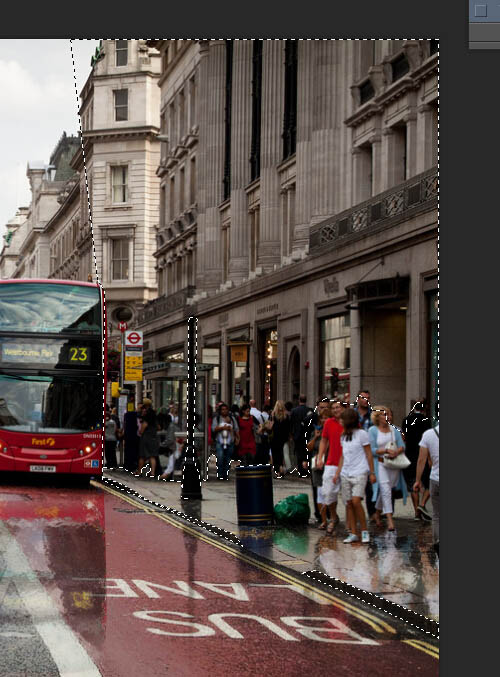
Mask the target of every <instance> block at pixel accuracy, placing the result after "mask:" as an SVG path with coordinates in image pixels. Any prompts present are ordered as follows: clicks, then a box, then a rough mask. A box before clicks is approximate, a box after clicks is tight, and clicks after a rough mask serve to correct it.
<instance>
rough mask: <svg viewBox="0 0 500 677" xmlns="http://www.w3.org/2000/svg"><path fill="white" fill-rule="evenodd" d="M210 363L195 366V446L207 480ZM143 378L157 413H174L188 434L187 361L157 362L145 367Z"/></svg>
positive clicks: (181, 429)
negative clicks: (148, 386)
mask: <svg viewBox="0 0 500 677" xmlns="http://www.w3.org/2000/svg"><path fill="white" fill-rule="evenodd" d="M212 368H213V366H212V365H211V364H203V363H198V364H197V365H196V400H195V431H194V436H195V447H196V448H198V449H199V458H200V463H201V472H202V479H207V464H208V457H209V450H208V428H207V426H208V420H207V419H208V417H207V402H208V397H207V396H208V383H209V374H210V371H211V370H212ZM143 372H144V378H145V379H146V381H147V382H149V383H150V384H151V397H152V399H153V406H154V408H155V410H156V411H157V412H161V411H163V412H165V413H172V412H174V415H176V416H177V417H178V420H177V425H178V426H179V428H180V431H181V432H182V433H186V434H187V391H188V388H187V385H188V364H187V363H185V362H154V363H150V364H145V365H144V369H143Z"/></svg>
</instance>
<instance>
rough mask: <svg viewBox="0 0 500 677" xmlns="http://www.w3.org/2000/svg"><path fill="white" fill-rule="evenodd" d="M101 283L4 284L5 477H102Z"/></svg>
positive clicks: (1, 461)
mask: <svg viewBox="0 0 500 677" xmlns="http://www.w3.org/2000/svg"><path fill="white" fill-rule="evenodd" d="M103 329H104V297H103V293H102V289H101V288H100V286H99V285H97V284H95V283H90V282H74V281H66V280H0V474H1V473H4V472H5V471H21V472H34V473H70V474H77V475H80V476H82V478H88V479H89V480H90V477H91V476H92V475H100V474H101V472H102V445H103V422H104V392H105V378H106V371H105V369H106V355H105V351H106V345H105V341H103V337H104V333H103Z"/></svg>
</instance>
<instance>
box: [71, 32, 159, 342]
mask: <svg viewBox="0 0 500 677" xmlns="http://www.w3.org/2000/svg"><path fill="white" fill-rule="evenodd" d="M159 77H160V55H159V52H158V51H157V50H156V49H154V48H152V47H149V46H148V45H146V43H145V41H144V40H103V41H102V43H101V51H100V58H99V60H98V61H97V62H96V63H95V65H94V67H93V70H92V73H91V74H90V76H89V78H88V80H87V82H86V84H85V85H84V87H83V89H82V92H81V95H80V97H81V107H80V116H81V120H82V129H83V132H82V134H83V146H84V153H85V162H86V172H85V171H84V164H83V156H82V153H80V154H79V155H77V156H75V158H74V162H73V166H74V168H75V169H76V170H77V171H78V173H79V176H80V202H81V204H80V213H81V215H82V218H81V228H83V230H84V232H87V230H88V228H89V226H90V219H89V211H88V202H87V186H88V196H89V199H90V203H91V209H92V211H91V213H92V225H93V232H94V244H95V254H96V260H97V271H98V275H99V280H100V282H101V283H102V284H103V286H104V288H105V290H106V309H107V317H108V322H109V323H110V325H111V332H110V336H111V337H113V336H115V337H116V336H119V332H118V329H117V325H118V322H119V321H127V322H128V323H129V324H131V325H133V324H134V323H135V322H136V319H137V313H138V311H139V309H140V308H142V305H143V304H144V302H146V301H147V300H149V299H151V298H154V297H155V296H156V295H157V281H156V274H155V269H154V259H153V256H152V254H153V251H154V249H155V241H156V239H155V238H156V228H157V225H158V211H159V200H160V193H159V179H158V177H157V176H156V168H157V166H158V164H159V161H160V143H159V141H158V140H157V138H156V137H157V135H158V133H159V131H160V91H159V88H158V86H157V83H158V79H159Z"/></svg>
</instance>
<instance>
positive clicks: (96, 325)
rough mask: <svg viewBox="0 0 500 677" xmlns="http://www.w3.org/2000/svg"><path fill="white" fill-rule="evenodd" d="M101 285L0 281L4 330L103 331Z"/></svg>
mask: <svg viewBox="0 0 500 677" xmlns="http://www.w3.org/2000/svg"><path fill="white" fill-rule="evenodd" d="M101 317H102V316H101V304H100V293H99V289H98V288H97V287H87V286H80V285H73V284H47V283H43V284H41V283H36V282H17V283H6V284H2V285H0V332H29V333H37V332H40V333H61V332H64V333H66V332H67V333H76V332H78V333H86V334H100V333H101V321H102V319H101Z"/></svg>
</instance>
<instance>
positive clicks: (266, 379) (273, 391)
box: [259, 329, 278, 406]
mask: <svg viewBox="0 0 500 677" xmlns="http://www.w3.org/2000/svg"><path fill="white" fill-rule="evenodd" d="M259 333H260V355H259V357H260V360H259V361H260V364H261V365H262V369H263V373H262V375H261V378H262V384H263V392H262V402H263V403H264V404H270V405H271V406H274V404H275V403H276V400H277V399H278V378H277V377H278V332H277V331H276V329H268V330H261V332H259Z"/></svg>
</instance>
